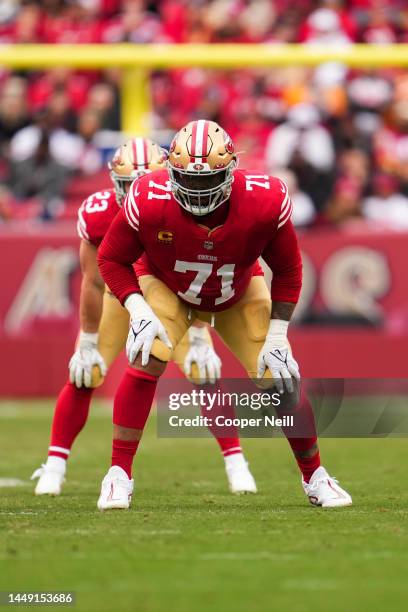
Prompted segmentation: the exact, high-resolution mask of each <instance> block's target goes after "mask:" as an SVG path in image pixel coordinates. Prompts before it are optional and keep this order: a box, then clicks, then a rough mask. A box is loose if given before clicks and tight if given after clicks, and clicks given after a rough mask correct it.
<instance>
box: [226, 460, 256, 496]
mask: <svg viewBox="0 0 408 612" xmlns="http://www.w3.org/2000/svg"><path fill="white" fill-rule="evenodd" d="M225 471H226V473H227V478H228V485H229V488H230V491H231V493H234V494H235V495H244V494H245V493H257V491H258V489H257V488H256V482H255V479H254V477H253V476H252V474H251V472H250V471H249V468H248V463H247V462H246V461H245V457H244V455H243V454H242V453H236V454H235V455H229V456H228V457H225Z"/></svg>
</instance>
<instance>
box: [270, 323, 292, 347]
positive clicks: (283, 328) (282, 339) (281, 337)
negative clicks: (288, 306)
mask: <svg viewBox="0 0 408 612" xmlns="http://www.w3.org/2000/svg"><path fill="white" fill-rule="evenodd" d="M288 327H289V321H283V320H282V319H271V321H270V323H269V330H268V333H267V336H266V337H267V339H268V340H269V341H270V342H271V343H273V345H274V346H276V347H277V348H279V347H281V346H286V345H287V343H288V340H287V335H288Z"/></svg>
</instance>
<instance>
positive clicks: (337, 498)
mask: <svg viewBox="0 0 408 612" xmlns="http://www.w3.org/2000/svg"><path fill="white" fill-rule="evenodd" d="M291 210H292V204H291V201H290V197H289V194H288V191H287V188H286V186H285V184H284V183H283V182H282V181H280V180H279V179H276V178H273V177H270V176H266V175H265V176H263V175H261V176H260V175H253V174H251V173H248V172H245V171H242V170H238V169H236V156H235V154H234V147H233V143H232V142H231V139H230V137H229V136H228V135H227V134H226V133H225V132H224V130H223V129H222V128H221V127H220V126H219V125H217V124H216V123H214V122H210V121H204V120H200V121H195V122H191V123H189V124H188V125H187V126H185V127H184V128H183V129H181V130H180V132H178V134H177V135H176V136H175V138H174V140H173V142H172V145H171V148H170V154H169V160H168V168H167V170H160V171H157V172H154V173H153V174H151V175H149V176H146V177H143V178H142V179H140V180H139V181H137V182H135V183H133V185H132V186H131V188H130V191H129V194H128V196H127V198H126V200H125V203H124V207H123V210H122V211H121V213H119V214H118V216H117V217H116V218H115V220H114V222H113V223H112V225H111V227H110V229H109V231H108V233H107V234H106V236H105V238H104V240H103V242H102V245H101V248H100V249H99V254H98V262H99V267H100V271H101V274H102V276H103V278H104V280H105V282H106V284H107V285H108V286H109V287H110V289H111V291H112V292H113V293H114V294H115V295H116V296H117V298H118V299H119V300H120V302H121V303H122V304H124V305H125V307H126V308H127V310H128V311H129V313H130V319H131V323H130V331H129V336H128V340H127V345H126V348H127V355H128V358H129V362H130V363H131V364H132V366H133V368H132V373H130V371H129V372H127V373H126V374H125V376H124V378H123V379H122V382H121V384H120V386H119V389H118V394H117V414H116V418H115V420H114V423H115V429H114V440H113V453H112V467H111V468H110V470H109V471H108V474H107V475H106V476H105V478H104V480H103V482H102V488H101V495H100V497H99V500H98V508H99V509H101V510H105V509H109V508H127V507H129V503H130V498H131V494H132V489H133V481H131V480H130V479H129V477H128V465H129V457H131V458H132V457H133V455H134V453H135V451H136V446H135V444H134V438H135V432H134V429H133V427H132V416H131V415H132V411H133V406H135V405H137V406H149V405H150V404H151V402H152V400H153V395H154V390H155V386H156V382H157V378H158V376H160V375H161V373H162V372H163V371H164V369H165V366H166V362H167V361H168V360H169V359H170V357H171V353H172V347H174V346H177V344H178V342H179V341H180V338H182V337H183V335H184V334H185V332H186V330H187V329H188V328H189V327H190V325H191V323H192V322H194V321H195V320H200V321H204V322H209V321H212V322H213V325H214V327H215V329H216V331H217V332H218V334H219V335H220V336H221V338H222V339H223V341H224V342H225V343H226V344H227V346H228V347H229V348H230V349H231V350H232V352H233V353H234V354H235V355H236V356H237V357H238V359H239V360H240V361H241V363H242V364H243V365H244V367H245V368H246V370H247V372H248V375H249V376H250V377H251V378H252V379H254V380H255V381H256V383H257V384H258V385H259V386H261V387H262V388H264V389H265V388H266V389H267V388H271V389H272V388H273V387H274V386H276V388H277V389H278V391H279V392H280V393H281V406H280V408H279V409H278V413H280V414H287V413H288V412H289V413H291V414H293V415H294V418H295V420H296V423H298V424H299V423H300V425H301V431H303V432H305V433H303V436H305V437H290V430H288V429H287V428H283V430H284V433H285V434H286V435H287V437H288V441H289V443H290V445H291V447H292V450H293V452H294V455H295V458H296V460H297V463H298V465H299V468H300V470H301V472H302V482H303V488H304V491H305V493H306V495H307V496H308V498H309V500H310V502H311V503H312V504H314V505H318V506H324V507H333V506H345V505H350V504H351V503H352V500H351V497H350V495H349V494H348V493H346V491H344V490H343V489H341V487H340V486H339V485H338V483H337V481H335V480H334V479H333V478H331V477H330V476H329V474H328V473H327V471H326V470H325V469H324V467H323V466H321V464H320V456H319V450H318V446H317V437H316V434H315V427H314V417H313V412H312V409H311V406H310V404H309V402H308V400H307V399H306V398H305V397H304V396H302V395H301V394H300V386H299V379H300V375H299V369H298V365H297V363H296V361H295V360H294V358H293V356H292V353H291V350H290V347H289V343H288V340H287V329H288V325H289V321H290V318H291V315H292V312H293V310H294V307H295V305H296V302H297V300H298V297H299V293H300V288H301V258H300V252H299V247H298V243H297V237H296V234H295V231H294V228H293V225H292V222H291V220H290V217H291ZM163 233H164V234H165V236H166V237H167V240H166V241H165V242H163V243H160V236H161V235H163ZM260 256H262V257H263V258H264V260H265V262H266V263H267V264H268V265H269V266H270V268H271V269H272V271H273V280H272V301H271V295H270V293H269V291H268V290H267V287H266V284H265V281H264V279H263V278H262V277H259V276H254V274H253V268H254V266H256V262H257V259H258V257H260ZM139 258H140V260H139ZM136 260H139V261H138V263H137V265H136V266H135V269H134V268H133V267H132V264H133V262H135V261H136ZM135 270H136V274H135ZM138 282H139V283H140V288H141V290H142V293H143V296H142V295H140V293H138V289H139V285H138ZM306 432H307V433H306ZM306 436H307V437H306Z"/></svg>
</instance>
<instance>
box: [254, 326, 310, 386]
mask: <svg viewBox="0 0 408 612" xmlns="http://www.w3.org/2000/svg"><path fill="white" fill-rule="evenodd" d="M288 325H289V321H281V320H280V319H271V322H270V324H269V331H268V334H267V336H266V338H265V343H264V345H263V347H262V349H261V351H260V353H259V356H258V378H262V376H263V375H264V374H265V370H266V368H268V369H269V370H270V371H271V374H272V376H273V379H274V381H275V383H276V388H277V390H278V391H279V393H283V392H284V387H286V389H287V390H288V391H289V393H292V392H293V391H294V387H293V381H292V376H293V377H294V378H296V380H300V374H299V366H298V364H297V363H296V361H295V360H294V359H293V357H292V354H291V352H290V350H289V348H288V341H287V337H286V334H287V331H288Z"/></svg>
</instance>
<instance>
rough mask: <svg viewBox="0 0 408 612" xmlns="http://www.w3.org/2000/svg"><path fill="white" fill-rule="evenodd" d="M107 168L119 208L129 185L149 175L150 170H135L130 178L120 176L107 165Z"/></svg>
mask: <svg viewBox="0 0 408 612" xmlns="http://www.w3.org/2000/svg"><path fill="white" fill-rule="evenodd" d="M108 168H109V170H110V177H111V180H112V183H113V187H114V190H115V195H116V201H117V203H118V204H119V206H122V203H123V200H124V199H125V198H126V196H127V193H128V190H129V187H130V185H131V184H132V183H133V181H135V180H136V179H138V178H140V177H141V176H144V175H145V174H149V173H150V172H151V170H148V169H146V170H137V171H134V172H133V173H132V176H123V175H121V174H117V173H116V172H115V171H114V170H113V169H112V167H111V164H110V163H109V164H108Z"/></svg>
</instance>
